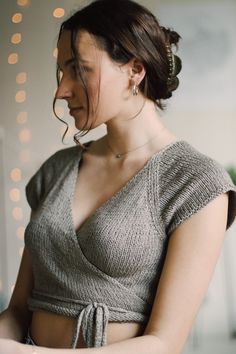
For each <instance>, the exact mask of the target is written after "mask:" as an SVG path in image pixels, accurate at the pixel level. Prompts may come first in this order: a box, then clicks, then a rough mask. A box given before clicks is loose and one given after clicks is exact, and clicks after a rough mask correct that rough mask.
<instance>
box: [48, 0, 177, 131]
mask: <svg viewBox="0 0 236 354" xmlns="http://www.w3.org/2000/svg"><path fill="white" fill-rule="evenodd" d="M63 30H68V31H70V32H71V49H72V56H73V57H75V58H77V56H78V53H77V49H76V44H75V43H76V39H77V36H78V34H79V32H80V31H81V30H84V31H87V32H89V33H90V34H92V35H93V36H94V37H95V40H96V43H97V45H98V47H99V48H100V49H103V50H105V51H106V52H107V53H108V55H109V57H110V58H111V60H113V61H115V62H117V63H119V64H122V65H123V64H126V63H128V62H129V61H130V60H131V59H133V58H136V59H138V60H139V61H140V62H141V63H142V64H143V66H144V67H145V70H146V75H145V77H144V79H143V80H142V82H141V83H140V85H139V88H140V91H141V92H142V93H143V94H144V95H145V97H147V98H148V99H150V100H152V101H153V102H154V103H155V104H156V106H157V107H159V108H160V109H163V108H164V105H163V102H162V100H164V99H167V98H170V97H171V96H172V91H174V90H175V89H176V88H177V87H178V85H179V80H178V78H177V75H178V73H179V72H180V70H181V60H180V58H179V57H178V56H176V55H174V54H173V52H172V50H171V55H168V47H169V49H171V46H172V45H175V46H176V47H177V44H178V41H179V39H180V35H179V34H178V33H176V32H175V31H173V30H171V29H169V28H165V27H163V26H160V25H159V22H158V20H157V19H156V17H155V16H154V15H153V14H152V13H151V12H150V11H149V10H148V9H146V8H145V7H143V6H141V5H139V4H137V3H136V2H134V1H131V0H112V1H111V0H96V1H93V2H92V3H90V4H89V5H88V6H86V7H84V8H82V9H81V10H79V11H77V12H76V13H74V14H73V15H72V16H71V17H70V18H68V19H67V20H66V21H64V22H63V23H62V24H61V27H60V32H59V36H58V41H59V39H60V37H61V34H62V31H63ZM76 66H77V68H76V72H77V74H78V75H79V77H80V79H81V80H82V83H83V85H84V89H85V93H86V97H87V103H88V105H87V106H88V116H87V118H88V117H89V106H90V105H89V96H88V92H87V89H86V84H85V81H84V80H83V73H82V70H81V68H80V66H79V62H78V60H76ZM57 83H58V85H59V69H58V70H57ZM55 102H56V98H54V101H53V109H54V114H55V115H56V113H55ZM56 116H57V115H56ZM58 118H59V117H58ZM59 119H60V118H59ZM87 122H88V120H87ZM87 122H86V123H85V126H86V125H87ZM90 128H91V127H90ZM89 130H90V129H88V130H87V132H88V131H89ZM81 132H82V134H81V135H80V136H83V135H85V134H86V133H87V132H86V131H85V130H83V129H82V130H81ZM65 134H66V132H65ZM65 134H64V135H65ZM63 137H64V136H63Z"/></svg>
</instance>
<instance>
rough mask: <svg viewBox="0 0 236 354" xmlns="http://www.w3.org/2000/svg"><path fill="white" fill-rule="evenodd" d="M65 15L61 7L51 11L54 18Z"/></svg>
mask: <svg viewBox="0 0 236 354" xmlns="http://www.w3.org/2000/svg"><path fill="white" fill-rule="evenodd" d="M64 15H65V10H64V9H63V8H61V7H57V8H56V9H55V10H54V11H53V16H54V17H56V18H60V17H63V16H64Z"/></svg>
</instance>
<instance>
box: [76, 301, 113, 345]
mask: <svg viewBox="0 0 236 354" xmlns="http://www.w3.org/2000/svg"><path fill="white" fill-rule="evenodd" d="M108 319H109V310H108V307H107V306H106V305H105V304H103V303H97V302H93V303H91V304H89V305H88V306H86V307H85V308H84V309H83V310H82V311H81V312H80V314H79V316H78V317H77V323H76V328H75V332H74V336H73V341H72V348H73V349H75V348H76V346H77V342H78V339H79V335H80V330H82V335H83V339H84V342H85V344H86V345H87V347H88V348H93V347H95V348H96V347H102V346H104V345H106V340H107V338H106V333H107V331H106V329H107V324H108Z"/></svg>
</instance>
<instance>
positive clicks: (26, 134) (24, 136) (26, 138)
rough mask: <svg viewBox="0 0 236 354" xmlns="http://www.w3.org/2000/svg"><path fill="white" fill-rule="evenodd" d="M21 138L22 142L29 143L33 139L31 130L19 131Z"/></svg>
mask: <svg viewBox="0 0 236 354" xmlns="http://www.w3.org/2000/svg"><path fill="white" fill-rule="evenodd" d="M19 140H20V142H21V143H22V144H26V143H29V142H30V140H31V131H30V130H29V129H26V128H25V129H21V131H20V132H19Z"/></svg>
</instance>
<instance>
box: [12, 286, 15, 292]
mask: <svg viewBox="0 0 236 354" xmlns="http://www.w3.org/2000/svg"><path fill="white" fill-rule="evenodd" d="M14 289H15V284H13V285H12V286H11V293H13V291H14Z"/></svg>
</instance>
